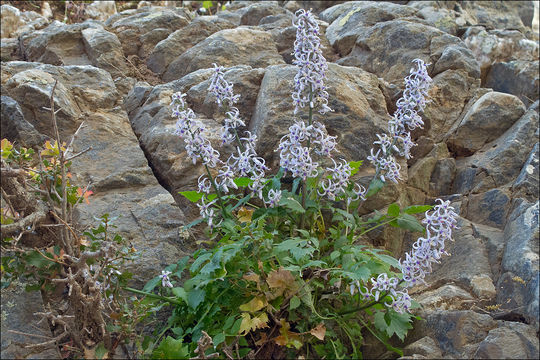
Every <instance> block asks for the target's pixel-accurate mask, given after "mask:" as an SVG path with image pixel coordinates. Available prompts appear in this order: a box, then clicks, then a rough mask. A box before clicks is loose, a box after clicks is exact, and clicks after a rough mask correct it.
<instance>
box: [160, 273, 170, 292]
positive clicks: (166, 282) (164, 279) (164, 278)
mask: <svg viewBox="0 0 540 360" xmlns="http://www.w3.org/2000/svg"><path fill="white" fill-rule="evenodd" d="M170 274H171V272H170V271H165V270H161V275H159V277H160V278H161V286H163V287H169V288H172V287H173V284H172V283H171V279H169V275H170Z"/></svg>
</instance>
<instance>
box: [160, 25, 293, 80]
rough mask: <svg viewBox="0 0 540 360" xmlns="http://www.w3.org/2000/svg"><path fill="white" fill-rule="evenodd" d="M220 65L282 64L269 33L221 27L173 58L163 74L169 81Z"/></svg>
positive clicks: (261, 65) (256, 65) (260, 65)
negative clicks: (222, 28)
mask: <svg viewBox="0 0 540 360" xmlns="http://www.w3.org/2000/svg"><path fill="white" fill-rule="evenodd" d="M213 63H216V64H220V65H221V66H227V67H229V66H234V65H249V66H251V67H253V68H256V67H260V68H264V67H267V66H269V65H276V64H282V63H283V59H282V58H281V56H280V55H279V54H278V52H277V49H276V45H275V43H274V41H273V40H272V37H271V36H270V34H268V33H266V32H264V31H260V30H254V29H250V28H245V27H239V28H236V29H225V30H221V31H219V32H217V33H215V34H212V35H210V36H209V37H208V38H206V39H205V40H203V41H201V42H200V43H198V44H197V45H195V46H193V47H192V48H190V49H189V50H187V51H186V52H184V53H183V54H182V55H180V56H179V57H178V58H176V59H175V60H174V61H173V62H172V63H171V64H170V65H169V67H168V68H167V71H166V72H165V73H164V74H163V80H164V81H167V82H170V81H172V80H175V79H179V78H181V77H183V76H184V75H187V74H189V73H191V72H193V71H195V70H199V69H205V68H211V67H212V64H213Z"/></svg>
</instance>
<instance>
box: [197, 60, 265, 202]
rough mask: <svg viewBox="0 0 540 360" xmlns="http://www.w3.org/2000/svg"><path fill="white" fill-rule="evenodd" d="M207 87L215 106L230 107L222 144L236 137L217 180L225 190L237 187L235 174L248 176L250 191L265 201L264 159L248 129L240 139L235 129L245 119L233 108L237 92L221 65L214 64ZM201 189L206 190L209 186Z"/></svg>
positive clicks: (254, 137)
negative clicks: (234, 148) (234, 151)
mask: <svg viewBox="0 0 540 360" xmlns="http://www.w3.org/2000/svg"><path fill="white" fill-rule="evenodd" d="M208 90H209V91H210V92H212V94H214V96H215V97H216V102H217V104H218V106H220V107H225V108H226V109H229V111H227V112H226V118H225V124H224V126H223V129H222V133H221V139H222V140H223V144H231V143H233V142H234V141H235V140H236V141H237V143H238V146H237V147H236V153H233V154H231V156H230V157H229V159H228V160H227V165H226V166H224V168H223V169H222V170H221V171H220V173H219V174H218V176H217V177H216V183H217V184H218V185H219V186H220V188H221V189H223V190H224V192H228V188H229V187H232V188H235V189H236V188H237V186H236V184H234V181H233V180H234V176H235V175H236V174H238V175H240V176H246V177H249V178H250V179H251V184H250V185H249V188H250V190H252V192H253V193H254V194H256V195H257V196H258V197H259V198H260V199H261V200H264V198H263V194H262V189H263V187H264V184H265V178H264V177H265V172H266V171H267V170H269V168H268V167H267V166H266V165H265V160H264V159H263V158H262V157H259V156H258V155H257V152H256V151H255V143H256V141H257V136H256V135H254V134H251V132H249V131H246V132H245V134H246V135H245V137H243V138H240V137H239V136H238V128H239V127H243V126H246V124H245V123H244V121H242V120H241V119H240V112H239V110H238V109H237V108H236V107H234V104H235V103H237V102H238V99H239V98H240V95H235V94H234V92H233V85H232V84H229V82H228V81H227V80H225V77H224V68H223V67H222V66H218V65H216V64H214V74H213V75H212V77H211V80H210V86H209V88H208ZM203 188H204V189H208V190H209V187H208V186H205V187H203ZM207 192H208V191H207Z"/></svg>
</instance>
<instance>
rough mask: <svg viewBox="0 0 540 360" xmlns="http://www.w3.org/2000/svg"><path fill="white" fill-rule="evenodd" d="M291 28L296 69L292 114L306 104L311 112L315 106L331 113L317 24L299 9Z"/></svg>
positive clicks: (310, 16) (307, 13) (325, 66)
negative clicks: (293, 34) (294, 35)
mask: <svg viewBox="0 0 540 360" xmlns="http://www.w3.org/2000/svg"><path fill="white" fill-rule="evenodd" d="M293 25H294V27H296V41H295V42H294V52H293V55H294V58H295V60H293V64H294V65H296V66H298V67H299V68H300V69H299V71H298V73H297V74H296V76H295V77H294V92H293V94H292V98H293V101H294V113H295V114H296V113H297V112H298V110H299V109H300V108H303V107H304V106H306V104H307V105H309V107H310V108H312V109H313V108H314V107H315V104H317V105H320V106H321V108H320V110H319V112H320V113H321V114H324V113H326V112H328V111H331V109H330V108H329V107H328V92H327V91H326V87H325V86H324V82H323V80H324V78H325V72H326V70H327V69H328V64H327V63H326V59H325V58H324V56H323V54H322V50H321V41H320V39H319V24H317V20H316V19H315V17H314V16H313V14H312V13H311V11H305V10H304V9H300V10H298V11H297V12H296V14H295V17H294V19H293Z"/></svg>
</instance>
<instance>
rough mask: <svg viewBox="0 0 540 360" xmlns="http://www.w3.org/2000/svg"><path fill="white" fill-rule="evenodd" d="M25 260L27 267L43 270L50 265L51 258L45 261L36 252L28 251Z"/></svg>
mask: <svg viewBox="0 0 540 360" xmlns="http://www.w3.org/2000/svg"><path fill="white" fill-rule="evenodd" d="M44 255H45V256H47V255H49V256H51V255H50V254H44ZM25 260H26V262H27V263H28V264H29V265H32V266H35V267H37V268H38V269H43V268H45V267H46V266H48V265H50V264H52V257H51V260H47V259H46V258H45V257H43V256H42V255H41V254H40V253H39V252H38V251H37V250H32V251H30V252H29V253H28V255H26V256H25Z"/></svg>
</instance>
